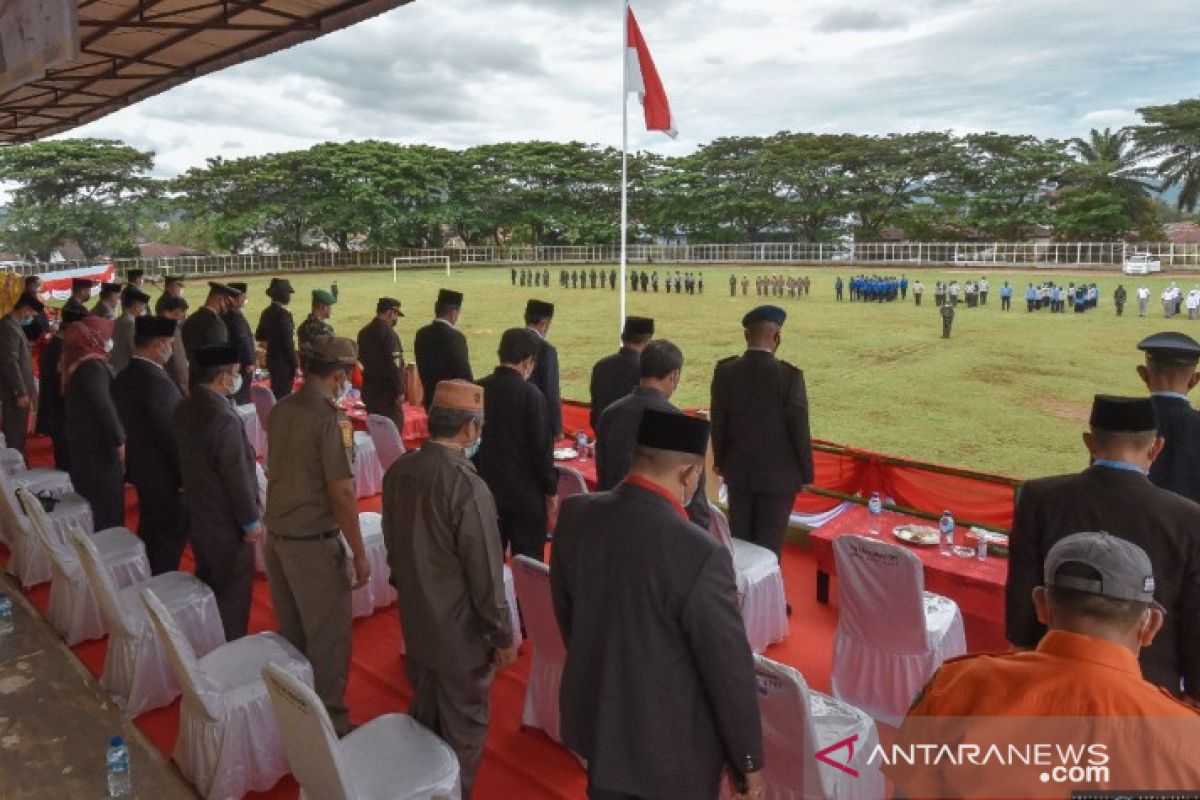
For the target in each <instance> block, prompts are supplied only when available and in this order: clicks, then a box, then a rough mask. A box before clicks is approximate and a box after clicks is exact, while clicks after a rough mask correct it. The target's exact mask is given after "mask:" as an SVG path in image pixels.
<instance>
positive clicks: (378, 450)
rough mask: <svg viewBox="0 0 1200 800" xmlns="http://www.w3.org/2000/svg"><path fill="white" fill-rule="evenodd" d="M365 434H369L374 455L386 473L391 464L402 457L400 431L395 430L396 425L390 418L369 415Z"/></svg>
mask: <svg viewBox="0 0 1200 800" xmlns="http://www.w3.org/2000/svg"><path fill="white" fill-rule="evenodd" d="M367 432H368V433H370V434H371V441H373V442H375V455H376V457H377V458H378V459H379V465H380V466H381V467H383V471H384V472H387V471H388V469H390V468H391V466H392V464H395V463H396V459H398V458H400V456H402V455H404V440H403V439H402V438H400V431H398V430H396V423H395V422H392V420H391V419H390V418H388V417H385V416H383V415H381V414H369V415H368V416H367Z"/></svg>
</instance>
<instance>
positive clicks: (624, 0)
mask: <svg viewBox="0 0 1200 800" xmlns="http://www.w3.org/2000/svg"><path fill="white" fill-rule="evenodd" d="M628 170H629V0H621V320H620V323H621V329H622V330H624V328H625V287H626V286H628V285H629V281H628V280H627V279H626V277H625V269H626V252H625V240H626V239H628V238H629V237H628V233H627V231H628V228H629V188H628V185H627V183H628Z"/></svg>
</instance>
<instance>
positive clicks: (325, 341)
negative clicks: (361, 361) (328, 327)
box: [304, 292, 358, 367]
mask: <svg viewBox="0 0 1200 800" xmlns="http://www.w3.org/2000/svg"><path fill="white" fill-rule="evenodd" d="M313 294H316V292H314V293H313ZM304 355H305V357H307V359H308V360H309V361H317V362H320V363H322V364H336V365H337V366H340V367H353V366H355V365H356V364H358V347H357V346H356V345H355V344H354V340H353V339H347V338H346V337H345V336H314V337H313V338H312V341H310V342H309V343H308V344H306V345H304Z"/></svg>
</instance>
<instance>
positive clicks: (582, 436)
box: [575, 431, 588, 461]
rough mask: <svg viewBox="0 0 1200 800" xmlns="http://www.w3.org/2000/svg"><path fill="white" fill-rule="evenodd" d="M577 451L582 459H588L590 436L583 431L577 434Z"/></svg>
mask: <svg viewBox="0 0 1200 800" xmlns="http://www.w3.org/2000/svg"><path fill="white" fill-rule="evenodd" d="M575 452H576V453H578V454H579V460H580V461H587V460H588V438H587V434H586V433H584V432H583V431H580V432H579V433H577V434H575Z"/></svg>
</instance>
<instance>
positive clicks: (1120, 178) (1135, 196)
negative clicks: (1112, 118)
mask: <svg viewBox="0 0 1200 800" xmlns="http://www.w3.org/2000/svg"><path fill="white" fill-rule="evenodd" d="M1134 135H1135V134H1134V131H1133V130H1132V129H1130V128H1122V129H1121V130H1116V131H1114V130H1112V129H1111V128H1105V129H1104V130H1102V131H1098V130H1096V129H1095V128H1092V132H1091V134H1089V136H1088V138H1087V139H1072V140H1070V141H1069V142H1068V143H1067V147H1068V149H1069V150H1070V151H1071V153H1072V154H1073V155H1074V156H1075V157H1076V158H1077V159H1078V163H1077V164H1075V165H1073V166H1072V167H1071V168H1070V169H1068V170H1067V174H1066V176H1065V178H1066V182H1067V183H1069V184H1074V185H1077V186H1082V187H1085V188H1088V189H1095V190H1105V191H1108V192H1111V193H1112V194H1114V195H1116V196H1118V197H1120V198H1121V200H1122V201H1123V202H1124V203H1125V204H1126V207H1127V208H1129V209H1130V210H1131V211H1132V210H1133V209H1134V208H1135V207H1136V206H1137V205H1138V204H1140V203H1141V202H1142V199H1143V198H1145V197H1146V195H1147V194H1148V193H1149V192H1150V191H1151V190H1152V189H1154V188H1155V186H1154V185H1153V184H1152V183H1151V182H1150V178H1151V177H1152V176H1153V175H1154V170H1152V169H1150V168H1149V167H1146V166H1145V165H1144V163H1143V157H1142V154H1141V152H1140V150H1139V148H1138V147H1137V146H1136V144H1135V142H1134Z"/></svg>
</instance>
